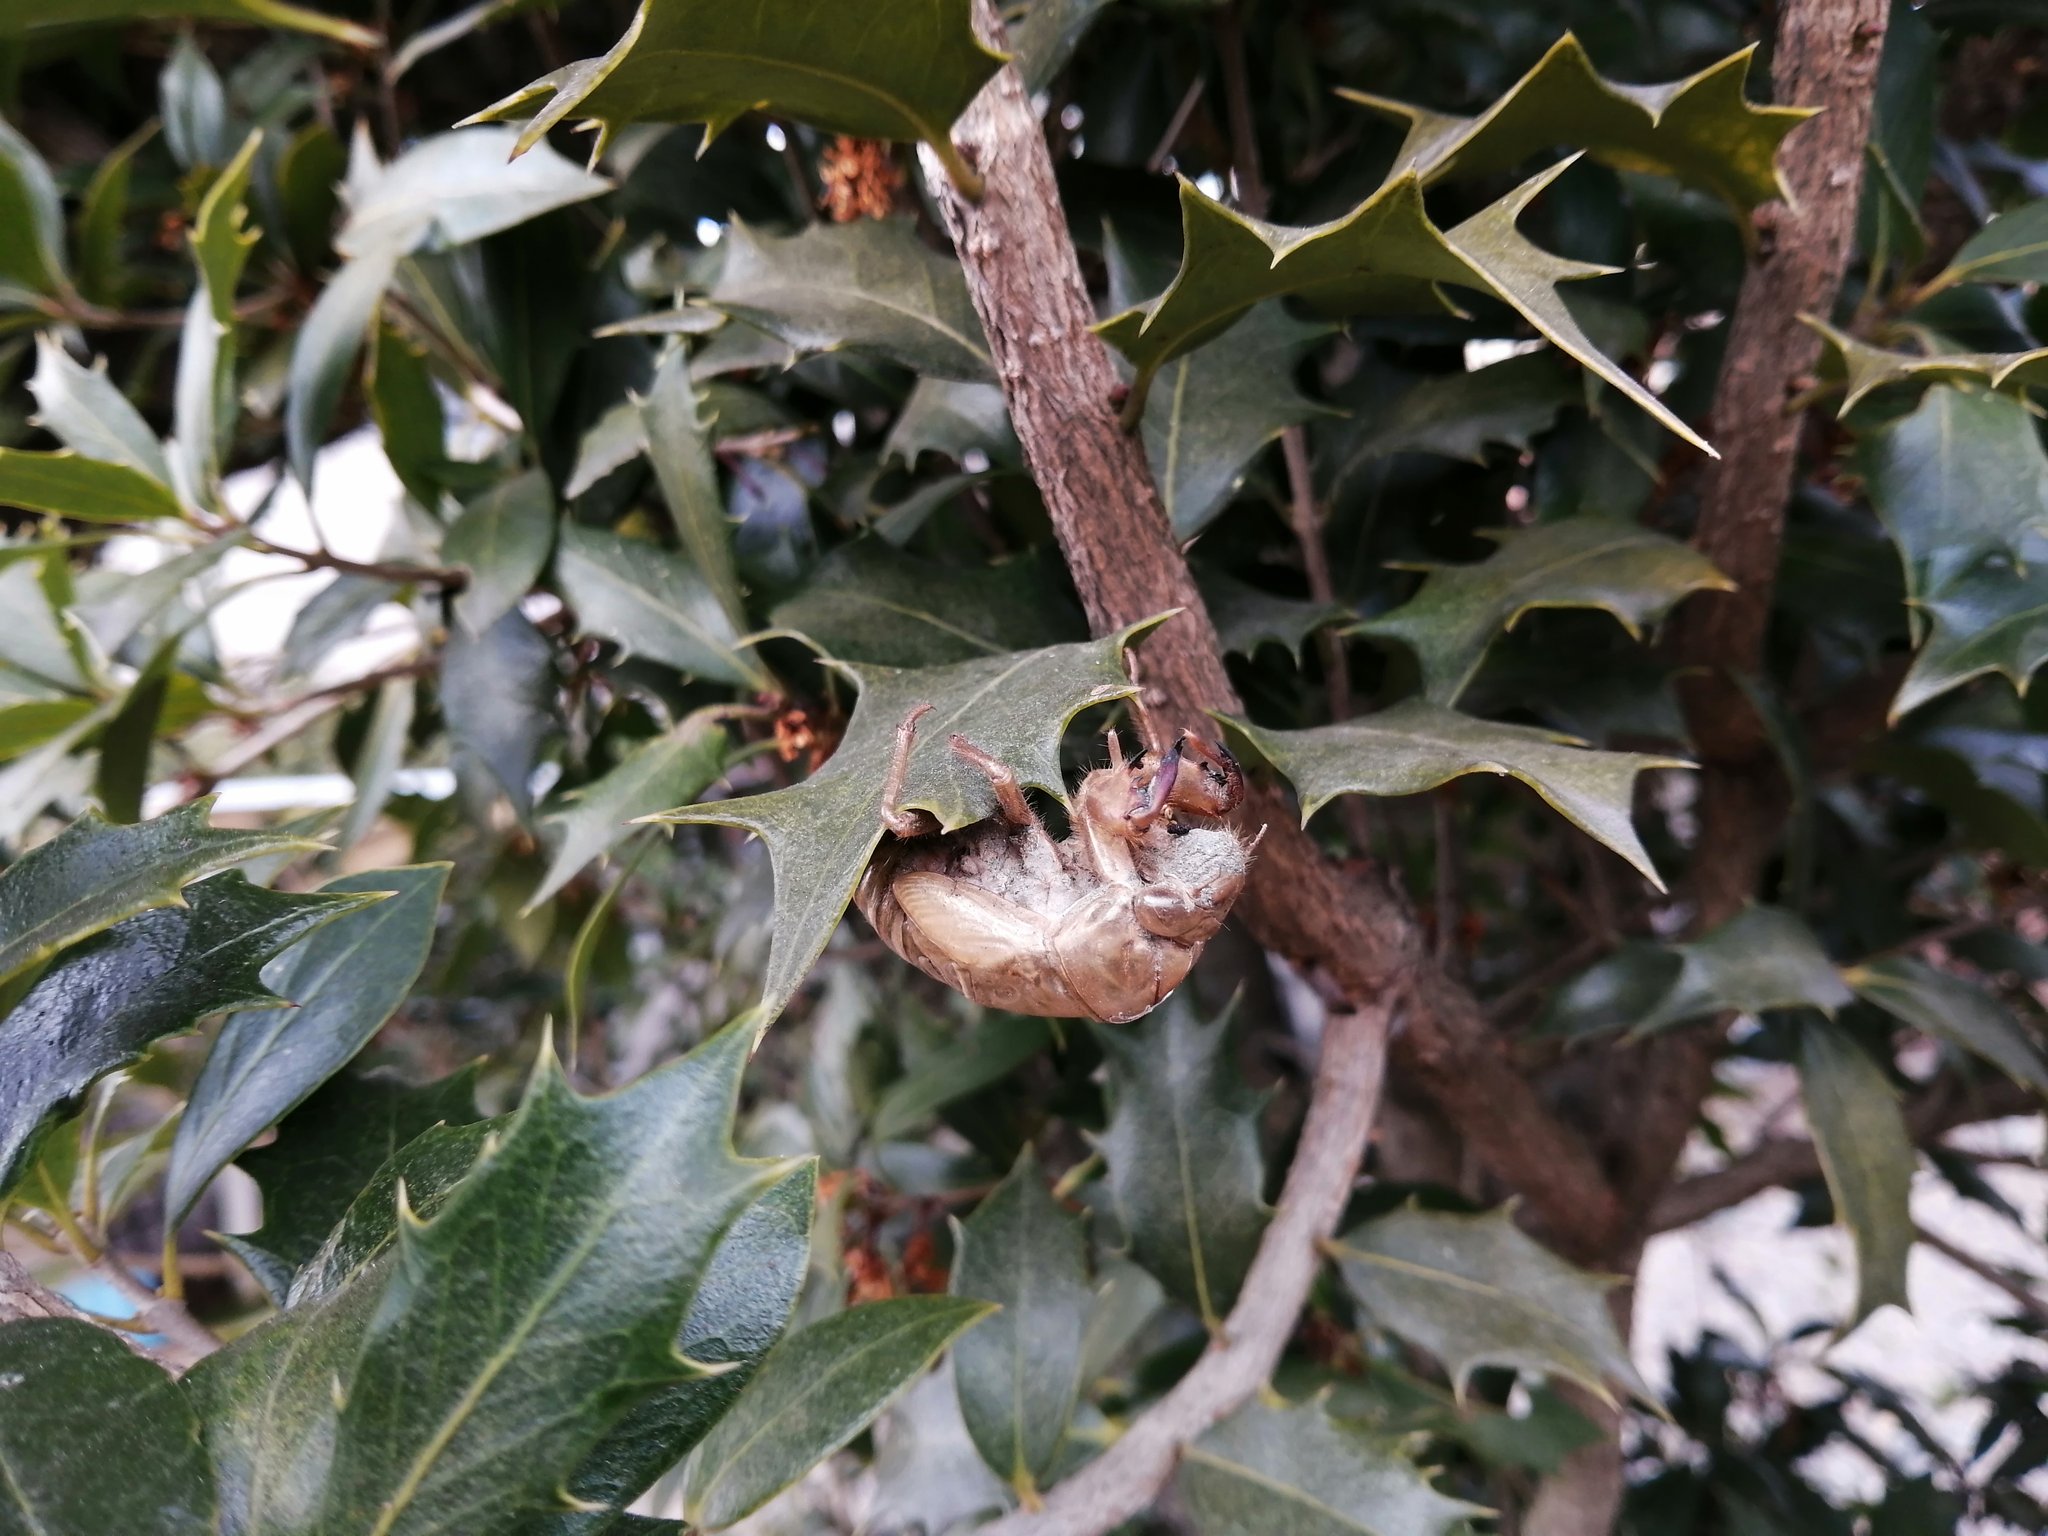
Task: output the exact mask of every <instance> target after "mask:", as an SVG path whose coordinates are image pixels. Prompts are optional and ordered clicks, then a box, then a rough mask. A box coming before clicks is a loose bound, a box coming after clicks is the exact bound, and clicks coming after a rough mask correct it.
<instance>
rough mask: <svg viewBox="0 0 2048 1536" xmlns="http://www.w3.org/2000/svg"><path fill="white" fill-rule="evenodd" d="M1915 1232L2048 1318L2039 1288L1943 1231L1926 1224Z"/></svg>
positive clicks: (2028, 1310) (2026, 1309)
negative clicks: (1969, 1250)
mask: <svg viewBox="0 0 2048 1536" xmlns="http://www.w3.org/2000/svg"><path fill="white" fill-rule="evenodd" d="M1913 1235H1914V1237H1915V1238H1917V1239H1918V1240H1919V1241H1920V1242H1923V1243H1925V1244H1926V1245H1927V1246H1928V1247H1930V1248H1932V1249H1933V1250H1934V1251H1935V1252H1936V1253H1938V1254H1940V1255H1941V1256H1942V1257H1943V1258H1945V1259H1947V1260H1948V1261H1949V1262H1950V1263H1951V1264H1960V1265H1961V1266H1962V1267H1963V1268H1964V1269H1967V1270H1968V1271H1969V1272H1970V1273H1971V1274H1973V1275H1975V1276H1976V1277H1977V1278H1978V1279H1980V1280H1983V1281H1985V1282H1987V1283H1988V1284H1991V1285H1995V1286H1997V1287H1998V1289H2000V1290H2001V1291H2003V1292H2005V1294H2006V1295H2008V1296H2010V1297H2011V1298H2012V1299H2013V1300H2014V1301H2016V1302H2018V1303H2019V1305H2020V1309H2021V1310H2022V1311H2024V1312H2026V1313H2027V1314H2028V1315H2029V1316H2030V1317H2033V1318H2034V1319H2036V1320H2037V1321H2043V1322H2048V1298H2044V1297H2043V1296H2042V1295H2041V1293H2040V1292H2039V1291H2036V1290H2034V1289H2032V1288H2031V1287H2029V1286H2026V1285H2023V1284H2022V1283H2020V1282H2019V1281H2018V1280H2015V1279H2014V1278H2013V1277H2012V1276H2011V1275H2010V1274H2009V1273H2007V1272H2006V1271H2005V1270H2002V1269H2000V1268H1999V1267H1998V1266H1997V1265H1995V1264H1988V1263H1986V1262H1985V1261H1984V1260H1983V1259H1980V1258H1978V1257H1977V1255H1975V1254H1974V1253H1967V1252H1965V1251H1964V1250H1963V1249H1961V1248H1958V1247H1957V1246H1956V1245H1955V1244H1954V1243H1952V1242H1950V1241H1949V1240H1948V1239H1947V1238H1945V1237H1943V1236H1941V1235H1940V1234H1939V1233H1935V1232H1930V1231H1928V1230H1927V1228H1925V1227H1915V1228H1914V1229H1913ZM2037 1278H2038V1277H2037ZM2043 1283H2048V1282H2043Z"/></svg>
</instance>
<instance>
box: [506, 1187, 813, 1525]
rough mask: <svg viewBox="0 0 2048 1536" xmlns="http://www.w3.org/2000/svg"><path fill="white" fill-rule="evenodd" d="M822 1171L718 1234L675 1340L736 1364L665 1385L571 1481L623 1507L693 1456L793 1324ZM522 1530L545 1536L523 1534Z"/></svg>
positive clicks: (579, 1490)
mask: <svg viewBox="0 0 2048 1536" xmlns="http://www.w3.org/2000/svg"><path fill="white" fill-rule="evenodd" d="M817 1194H818V1169H817V1164H815V1163H804V1164H803V1165H801V1166H800V1167H798V1168H797V1170H796V1171H795V1172H794V1173H791V1174H789V1175H787V1176H786V1177H785V1178H784V1179H783V1180H782V1181H781V1182H780V1183H778V1184H776V1185H775V1186H774V1187H772V1188H771V1189H769V1190H768V1192H767V1193H766V1194H764V1195H762V1196H761V1197H760V1198H759V1199H758V1200H756V1201H755V1202H754V1203H753V1204H752V1205H750V1206H748V1207H747V1209H746V1210H745V1211H743V1212H741V1213H740V1216H739V1218H738V1219H737V1220H736V1221H734V1222H733V1224H732V1225H731V1226H730V1227H728V1228H726V1232H725V1236H724V1237H722V1238H720V1239H719V1242H718V1247H717V1249H716V1250H715V1251H714V1252H713V1253H712V1255H711V1262H710V1264H708V1265H707V1266H706V1267H705V1270H704V1279H703V1282H702V1283H701V1284H700V1285H699V1286H698V1287H697V1293H696V1295H695V1296H693V1297H692V1298H691V1299H690V1311H689V1315H688V1316H687V1317H685V1318H684V1319H683V1327H682V1331H681V1332H680V1333H679V1334H678V1335H677V1336H676V1348H677V1350H678V1351H679V1352H680V1353H681V1354H682V1356H683V1358H684V1359H686V1360H695V1361H698V1362H699V1363H701V1364H704V1365H722V1366H728V1367H730V1369H728V1370H724V1371H721V1372H719V1373H718V1374H717V1375H713V1376H700V1377H698V1378H696V1379H695V1380H692V1381H685V1382H682V1383H680V1384H678V1385H676V1386H672V1387H666V1388H664V1389H663V1390H662V1391H660V1392H658V1393H656V1394H655V1395H654V1396H653V1397H650V1398H648V1399H647V1400H646V1401H645V1402H643V1403H641V1404H640V1405H639V1406H638V1407H636V1408H634V1409H633V1410H632V1411H631V1412H630V1413H628V1414H627V1415H626V1417H625V1418H624V1419H622V1420H620V1422H619V1424H618V1425H617V1427H615V1428H614V1429H613V1430H612V1431H611V1432H610V1433H609V1434H607V1435H606V1436H605V1438H604V1440H603V1442H602V1443H601V1444H600V1445H599V1446H598V1447H597V1449H596V1450H594V1451H592V1452H591V1453H590V1456H589V1457H588V1458H587V1459H586V1460H585V1461H584V1463H583V1465H582V1466H580V1467H578V1468H577V1469H576V1474H575V1476H573V1477H572V1478H570V1479H569V1492H570V1494H571V1495H572V1496H573V1497H575V1498H578V1499H583V1500H586V1501H589V1502H591V1503H599V1504H611V1505H622V1504H626V1503H628V1502H630V1501H631V1500H632V1499H633V1498H634V1497H636V1496H637V1495H638V1494H639V1493H641V1492H642V1491H643V1490H644V1489H646V1488H647V1486H648V1485H649V1484H651V1483H652V1482H653V1481H654V1480H655V1479H656V1478H657V1477H659V1476H661V1474H662V1473H664V1472H666V1471H668V1469H669V1468H671V1467H673V1466H674V1465H675V1464H676V1463H677V1462H679V1461H681V1460H682V1459H683V1457H685V1456H687V1455H688V1454H689V1453H690V1452H691V1451H692V1450H693V1449H695V1448H696V1446H697V1444H698V1443H699V1442H700V1441H701V1440H702V1439H703V1438H704V1436H705V1435H706V1434H708V1433H709V1432H710V1430H711V1427H712V1425H714V1424H716V1423H717V1422H718V1421H719V1419H720V1418H722V1417H723V1416H724V1414H725V1412H726V1410H727V1409H729V1408H731V1406H732V1404H733V1401H734V1399H736V1398H737V1397H738V1396H739V1395H740V1390H741V1389H742V1388H743V1387H745V1386H746V1384H747V1383H748V1382H749V1381H751V1380H752V1379H753V1375H754V1368H755V1367H756V1366H757V1365H759V1363H760V1361H761V1359H762V1357H763V1356H764V1355H766V1354H767V1353H768V1351H769V1350H770V1349H771V1348H773V1347H774V1344H775V1341H776V1340H777V1339H779V1338H780V1337H781V1336H782V1330H783V1329H784V1328H785V1327H787V1326H788V1324H789V1315H790V1312H791V1310H792V1309H793V1308H794V1307H795V1306H796V1298H797V1293H798V1292H799V1291H800V1290H802V1288H803V1282H804V1275H805V1272H806V1269H807V1267H808V1265H809V1263H810V1245H811V1216H812V1212H813V1209H814V1208H815V1206H816V1203H817ZM520 1536H540V1533H539V1532H538V1531H534V1532H528V1531H524V1530H522V1532H521V1533H520Z"/></svg>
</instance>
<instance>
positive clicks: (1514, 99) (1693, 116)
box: [1340, 32, 1816, 214]
mask: <svg viewBox="0 0 2048 1536" xmlns="http://www.w3.org/2000/svg"><path fill="white" fill-rule="evenodd" d="M1755 51H1756V50H1755V48H1754V47H1750V48H1745V49H1743V50H1742V51H1741V52H1740V53H1735V54H1730V55H1729V56H1728V57H1727V58H1725V59H1722V60H1721V61H1720V62H1718V63H1715V64H1709V65H1708V66H1707V67H1706V68H1705V69H1703V70H1701V71H1700V72H1699V73H1698V74H1695V75H1689V76H1687V77H1686V78H1685V79H1683V80H1674V81H1671V82H1669V83H1668V84H1664V85H1617V84H1616V83H1615V82H1613V81H1611V80H1608V79H1606V78H1604V77H1603V76H1602V75H1601V74H1600V72H1599V71H1598V70H1596V69H1594V68H1593V61H1592V60H1591V59H1590V58H1588V57H1587V56H1586V50H1585V49H1584V47H1582V46H1581V45H1580V43H1579V40H1578V39H1577V38H1576V37H1573V36H1572V35H1571V34H1570V33H1569V32H1567V33H1566V34H1565V35H1564V36H1563V37H1561V38H1559V39H1558V41H1557V42H1556V43H1555V44H1553V45H1552V47H1551V49H1550V51H1549V52H1548V53H1546V54H1545V55H1544V56H1543V57H1542V58H1541V59H1539V60H1538V61H1537V62H1536V63H1535V64H1534V65H1533V66H1531V67H1530V69H1529V72H1528V73H1527V74H1525V75H1523V76H1522V78H1521V79H1520V80H1518V81H1516V82H1515V84H1514V85H1513V86H1511V87H1510V88H1509V89H1508V91H1507V92H1506V94H1504V95H1502V96H1501V97H1500V98H1499V99H1498V100H1496V101H1495V102H1494V103H1493V105H1492V106H1490V107H1488V108H1487V109H1486V111H1484V112H1483V113H1481V114H1480V115H1479V116H1478V117H1453V116H1449V115H1447V114H1444V113H1440V112H1431V111H1428V110H1426V109H1424V108H1421V107H1412V106H1408V105H1406V104H1405V103H1402V102H1398V101H1388V100H1387V99H1386V98H1384V97H1380V96H1369V95H1367V94H1365V93H1364V92H1362V91H1342V92H1340V94H1341V95H1343V96H1346V97H1348V98H1349V99H1351V100H1352V101H1355V102H1357V103H1358V104H1359V105H1360V106H1363V107H1369V108H1371V109H1372V110H1373V111H1375V112H1379V113H1382V114H1384V115H1386V116H1388V117H1392V118H1396V119H1398V120H1400V121H1402V122H1405V123H1406V124H1407V125H1408V137H1407V139H1406V141H1405V142H1404V143H1403V144H1402V145H1401V149H1400V153H1398V154H1397V155H1396V156H1395V157H1394V169H1393V170H1392V171H1390V172H1389V173H1388V174H1389V175H1390V176H1397V175H1400V174H1402V173H1404V172H1408V171H1414V172H1416V173H1418V174H1420V175H1421V176H1422V177H1423V178H1424V179H1425V180H1427V181H1435V180H1437V179H1438V178H1439V177H1443V176H1451V175H1459V176H1488V175H1493V174H1495V173H1497V172H1500V171H1508V170H1512V169H1514V168H1515V167H1516V166H1518V165H1520V164H1521V163H1522V162H1523V161H1525V160H1527V159H1528V158H1529V155H1530V152H1531V151H1533V150H1537V149H1542V148H1546V147H1548V146H1551V145H1557V144H1567V145H1571V146H1573V147H1575V148H1583V149H1585V150H1586V151H1587V152H1588V153H1590V154H1591V155H1593V156H1594V157H1595V158H1596V159H1600V160H1605V161H1607V162H1609V163H1610V164H1612V165H1614V166H1616V167H1618V168H1620V169H1622V170H1627V171H1661V172H1663V173H1664V174H1666V175H1669V176H1675V177H1677V178H1678V179H1679V180H1681V181H1684V182H1687V183H1689V184H1691V185H1693V186H1696V187H1701V188H1704V189H1705V190H1707V191H1710V192H1713V193H1715V194H1717V195H1718V196H1720V197H1721V198H1722V199H1724V200H1725V201H1726V202H1727V203H1728V204H1729V205H1730V206H1731V207H1732V208H1734V209H1735V210H1736V211H1737V212H1739V213H1742V214H1747V213H1748V212H1749V211H1750V210H1751V209H1753V208H1755V207H1757V206H1759V205H1760V204H1763V203H1768V202H1772V201H1775V200H1776V199H1779V198H1787V199H1789V197H1790V193H1789V192H1788V191H1787V189H1786V187H1785V184H1784V182H1783V180H1782V179H1781V178H1780V177H1779V175H1778V169H1777V155H1778V147H1779V145H1781V144H1782V143H1783V142H1784V141H1785V136H1786V135H1787V134H1789V133H1790V132H1791V131H1792V130H1793V129H1795V128H1797V127H1798V126H1799V125H1800V124H1801V123H1803V122H1804V121H1806V119H1807V118H1809V117H1811V116H1813V114H1814V112H1815V110H1816V109H1815V108H1812V107H1773V106H1765V105H1761V104H1759V103H1757V102H1753V101H1751V100H1750V99H1749V97H1748V95H1747V93H1746V91H1745V86H1746V84H1747V82H1748V79H1749V62H1750V56H1751V55H1752V54H1753V53H1754V52H1755Z"/></svg>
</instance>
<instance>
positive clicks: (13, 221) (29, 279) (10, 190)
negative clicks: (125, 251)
mask: <svg viewBox="0 0 2048 1536" xmlns="http://www.w3.org/2000/svg"><path fill="white" fill-rule="evenodd" d="M7 30H8V27H7V22H6V20H5V19H0V36H4V35H5V34H6V32H7ZM65 282H66V278H65V273H64V204H63V201H62V199H61V198H60V197H59V195H58V192H57V182H56V178H54V177H53V176H51V174H50V167H49V166H48V164H47V163H45V161H44V160H43V157H42V156H41V155H39V154H37V153H36V150H35V146H34V145H32V144H30V143H29V141H28V140H27V139H25V138H23V137H22V136H21V135H20V134H19V133H17V132H16V131H15V130H14V128H13V127H12V126H10V125H9V124H8V122H7V121H6V119H4V118H0V307H5V308H14V307H16V306H18V305H22V304H24V303H26V302H27V301H28V300H29V299H30V298H32V297H33V296H36V295H44V296H48V295H53V294H58V293H61V292H62V291H63V290H64V286H65Z"/></svg>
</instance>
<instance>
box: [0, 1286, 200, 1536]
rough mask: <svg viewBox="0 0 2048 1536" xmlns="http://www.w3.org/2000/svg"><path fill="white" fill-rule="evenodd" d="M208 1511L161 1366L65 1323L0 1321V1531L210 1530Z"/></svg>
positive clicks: (181, 1410)
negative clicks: (1, 1322) (3, 1323)
mask: <svg viewBox="0 0 2048 1536" xmlns="http://www.w3.org/2000/svg"><path fill="white" fill-rule="evenodd" d="M116 1469H118V1475H116ZM213 1516H214V1504H213V1490H212V1489H211V1488H210V1487H209V1486H208V1484H207V1476H206V1457H205V1455H204V1454H203V1453H202V1452H201V1450H200V1448H199V1425H198V1423H197V1422H196V1421H195V1420H194V1419H193V1417H192V1410H191V1409H190V1408H189V1407H187V1406H186V1404H185V1402H184V1401H183V1399H181V1398H180V1396H179V1394H178V1387H177V1383H175V1382H173V1381H172V1380H171V1378H170V1377H169V1376H167V1375H165V1374H164V1372H163V1370H162V1369H161V1368H160V1367H158V1366H155V1365H153V1364H151V1363H150V1362H149V1361H147V1360H144V1359H142V1358H140V1357H139V1356H138V1355H136V1354H135V1353H134V1352H133V1351H132V1350H130V1349H129V1348H128V1347H127V1346H126V1345H125V1344H123V1343H121V1341H120V1340H118V1339H116V1338H115V1337H114V1336H113V1334H111V1333H109V1332H108V1331H107V1330H106V1329H104V1328H96V1327H94V1326H93V1325H92V1324H91V1323H87V1322H81V1321H79V1320H77V1319H75V1318H68V1317H65V1318H54V1317H53V1318H41V1317H39V1318H30V1319H27V1320H25V1321H22V1322H14V1323H8V1324H7V1325H6V1326H4V1327H0V1531H6V1532H8V1533H9V1536H15V1533H19V1536H88V1533H95V1536H97V1533H105V1536H113V1533H114V1532H117V1531H118V1532H119V1533H120V1536H212V1532H213V1528H214V1527H213Z"/></svg>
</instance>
